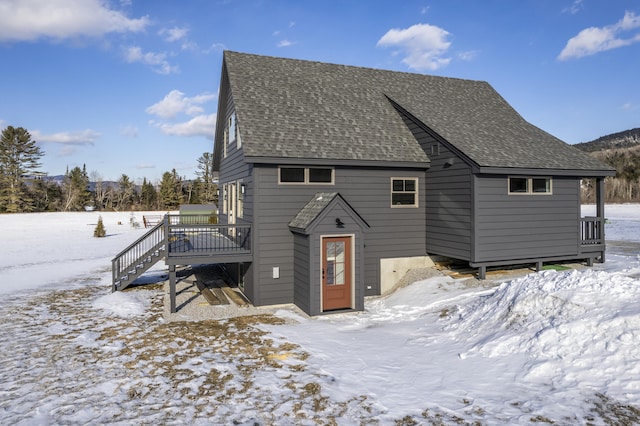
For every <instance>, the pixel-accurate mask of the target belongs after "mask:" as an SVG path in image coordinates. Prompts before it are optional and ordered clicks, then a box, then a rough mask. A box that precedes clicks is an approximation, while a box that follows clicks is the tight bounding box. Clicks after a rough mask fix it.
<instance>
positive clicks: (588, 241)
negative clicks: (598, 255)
mask: <svg viewBox="0 0 640 426" xmlns="http://www.w3.org/2000/svg"><path fill="white" fill-rule="evenodd" d="M580 244H582V245H583V246H584V245H595V244H604V219H603V218H601V217H595V216H587V217H583V218H582V219H580Z"/></svg>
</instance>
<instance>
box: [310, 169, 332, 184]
mask: <svg viewBox="0 0 640 426" xmlns="http://www.w3.org/2000/svg"><path fill="white" fill-rule="evenodd" d="M332 182H333V169H321V168H316V167H313V168H310V169H309V183H332Z"/></svg>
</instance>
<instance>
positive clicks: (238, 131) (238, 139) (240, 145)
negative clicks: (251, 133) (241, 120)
mask: <svg viewBox="0 0 640 426" xmlns="http://www.w3.org/2000/svg"><path fill="white" fill-rule="evenodd" d="M236 148H238V149H240V148H242V138H241V137H240V126H239V125H238V117H236Z"/></svg>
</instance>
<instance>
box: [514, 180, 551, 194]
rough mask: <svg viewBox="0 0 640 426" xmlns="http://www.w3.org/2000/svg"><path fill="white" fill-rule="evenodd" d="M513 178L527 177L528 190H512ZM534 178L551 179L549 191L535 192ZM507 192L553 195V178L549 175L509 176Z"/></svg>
mask: <svg viewBox="0 0 640 426" xmlns="http://www.w3.org/2000/svg"><path fill="white" fill-rule="evenodd" d="M511 179H526V180H527V191H526V192H511ZM533 179H545V180H549V192H533ZM507 193H508V194H509V195H526V196H532V195H553V178H551V177H549V176H509V177H508V179H507Z"/></svg>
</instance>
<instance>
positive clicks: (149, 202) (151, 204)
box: [140, 178, 158, 210]
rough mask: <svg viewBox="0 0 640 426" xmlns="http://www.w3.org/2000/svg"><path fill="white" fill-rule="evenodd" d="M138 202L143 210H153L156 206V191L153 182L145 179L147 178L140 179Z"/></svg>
mask: <svg viewBox="0 0 640 426" xmlns="http://www.w3.org/2000/svg"><path fill="white" fill-rule="evenodd" d="M140 203H141V204H142V208H143V209H145V210H155V209H156V208H157V207H158V192H157V191H156V188H155V187H154V186H153V184H152V183H151V182H149V181H147V178H144V179H143V180H142V187H141V188H140Z"/></svg>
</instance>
